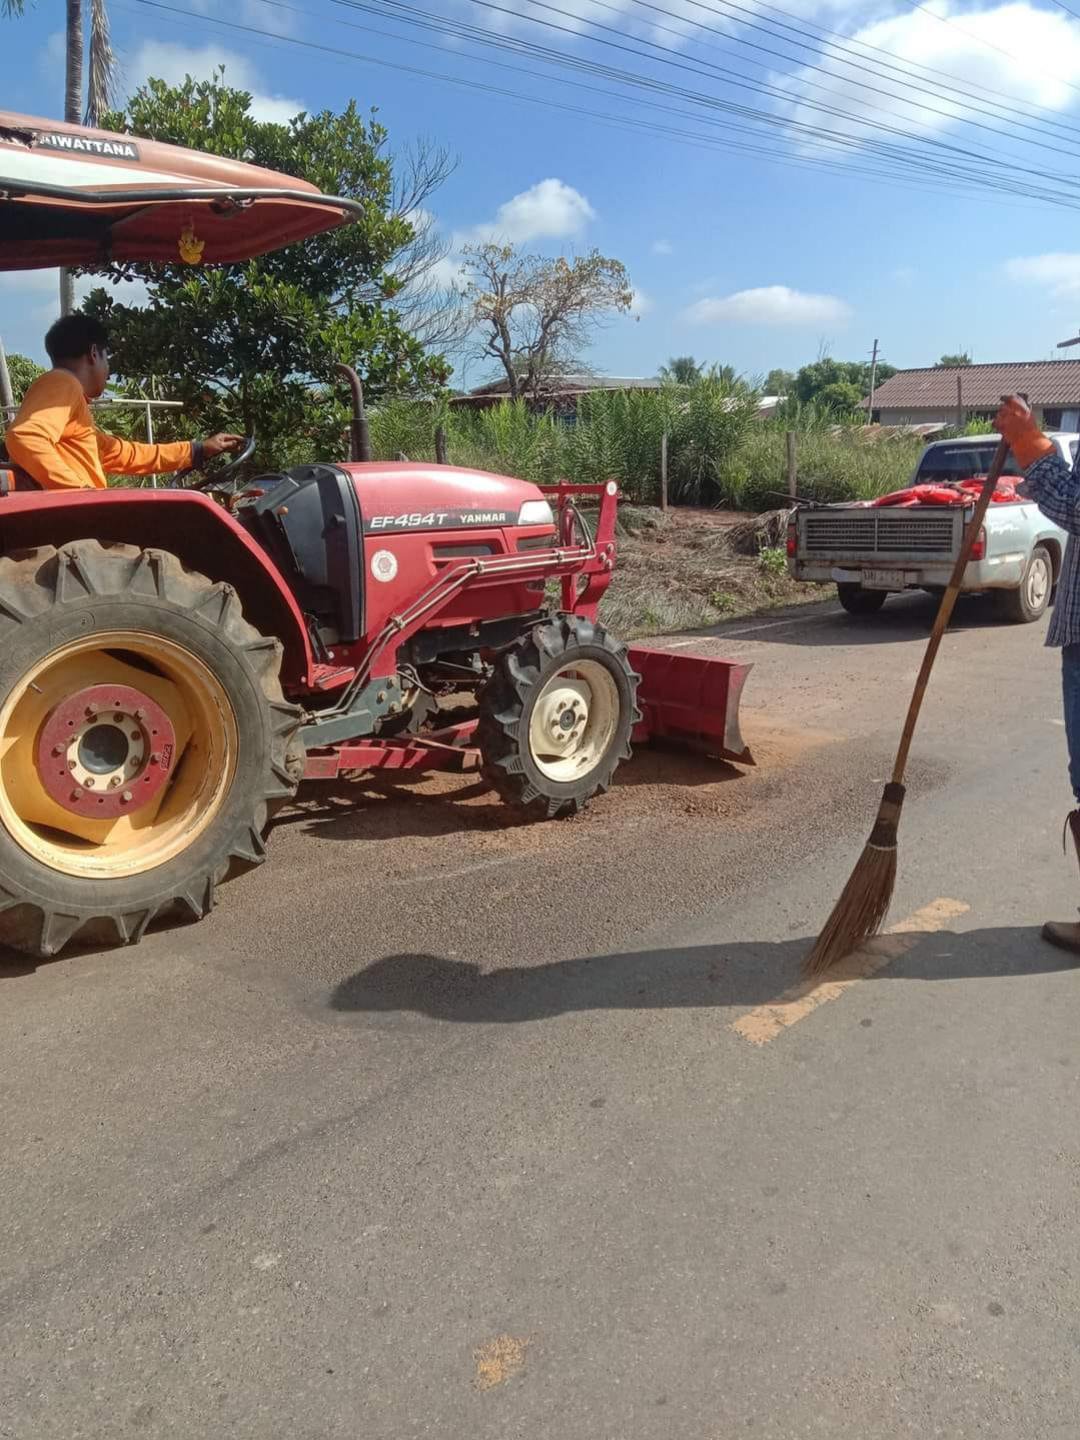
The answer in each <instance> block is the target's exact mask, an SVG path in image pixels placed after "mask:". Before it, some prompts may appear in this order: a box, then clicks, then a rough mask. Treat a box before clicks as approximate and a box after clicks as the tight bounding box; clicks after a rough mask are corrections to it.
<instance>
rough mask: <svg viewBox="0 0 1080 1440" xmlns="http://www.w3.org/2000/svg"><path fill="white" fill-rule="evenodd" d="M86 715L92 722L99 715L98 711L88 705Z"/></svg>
mask: <svg viewBox="0 0 1080 1440" xmlns="http://www.w3.org/2000/svg"><path fill="white" fill-rule="evenodd" d="M86 714H87V715H88V716H89V717H90V719H91V720H92V719H93V718H94V716H95V715H96V714H97V711H96V710H95V709H94V707H93V705H87V707H86Z"/></svg>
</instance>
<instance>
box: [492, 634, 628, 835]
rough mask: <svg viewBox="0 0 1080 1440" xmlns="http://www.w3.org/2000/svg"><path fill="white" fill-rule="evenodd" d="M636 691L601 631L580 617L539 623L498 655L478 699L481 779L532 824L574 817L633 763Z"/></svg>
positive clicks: (618, 650)
mask: <svg viewBox="0 0 1080 1440" xmlns="http://www.w3.org/2000/svg"><path fill="white" fill-rule="evenodd" d="M637 684H638V677H637V676H636V675H635V674H634V672H633V670H631V668H630V662H629V660H628V659H627V655H626V647H625V646H624V645H622V644H620V643H619V642H618V641H617V640H615V639H613V638H612V636H610V635H608V633H607V631H606V630H605V629H604V628H603V626H601V625H597V624H595V623H594V622H592V621H591V620H586V619H583V618H582V617H580V616H576V615H558V616H554V617H552V618H551V619H550V620H546V621H544V622H542V623H541V624H539V625H536V626H534V628H533V629H532V630H530V631H529V632H528V634H526V635H523V636H522V637H521V638H520V639H519V640H518V641H517V643H516V644H515V645H513V646H512V647H511V648H510V649H509V650H506V651H504V652H503V653H502V654H501V655H500V656H499V659H498V661H497V662H496V666H495V673H494V675H493V676H492V678H491V680H490V681H489V682H488V684H487V685H486V686H485V688H484V691H483V694H482V695H481V697H480V722H479V725H478V727H477V743H478V745H479V747H480V752H481V755H482V757H483V773H484V776H485V778H486V779H487V780H488V782H489V783H490V784H491V785H492V787H493V788H494V789H495V790H496V791H497V792H498V794H499V796H500V797H501V798H502V799H503V800H504V801H506V803H507V804H508V805H512V806H513V807H514V808H515V809H516V810H518V811H519V812H521V813H522V814H523V815H524V816H526V817H527V818H529V819H533V820H552V819H555V818H556V817H557V816H564V815H575V814H577V812H578V811H579V810H581V809H582V808H583V807H584V806H585V805H587V804H588V802H589V801H590V800H591V799H592V798H593V796H594V795H599V794H603V793H604V792H605V791H606V790H607V789H608V788H609V787H610V785H611V781H612V777H613V775H614V773H615V770H616V769H617V767H618V766H619V764H620V762H621V761H623V760H628V759H629V758H630V736H631V734H632V733H633V729H634V725H635V724H636V723H637V721H638V720H639V719H640V715H639V714H638V710H637V705H636V703H635V700H636V695H637Z"/></svg>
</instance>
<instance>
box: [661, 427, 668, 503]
mask: <svg viewBox="0 0 1080 1440" xmlns="http://www.w3.org/2000/svg"><path fill="white" fill-rule="evenodd" d="M667 443H668V442H667V431H666V430H665V431H664V433H663V435H661V436H660V509H661V510H666V509H667V506H668V499H667Z"/></svg>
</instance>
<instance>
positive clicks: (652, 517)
mask: <svg viewBox="0 0 1080 1440" xmlns="http://www.w3.org/2000/svg"><path fill="white" fill-rule="evenodd" d="M784 528H785V527H784V523H783V522H782V521H781V519H780V517H779V514H776V513H774V514H771V515H744V514H740V513H738V512H736V511H727V510H689V509H678V510H669V511H667V512H666V513H665V512H662V511H660V510H655V509H639V508H636V507H624V508H623V510H622V511H621V512H620V524H619V531H620V533H619V554H618V560H617V562H616V566H615V578H614V580H613V581H612V584H611V588H610V590H609V591H608V593H607V595H606V596H605V597H604V602H603V605H602V606H601V617H602V619H603V620H604V622H605V624H607V625H608V626H610V628H611V629H612V630H613V631H614V632H615V633H616V634H617V635H619V636H620V637H621V638H623V639H627V640H629V639H633V638H635V637H637V636H643V635H664V634H672V633H673V632H675V631H678V630H690V629H697V628H704V627H707V626H710V625H716V624H718V623H719V622H720V621H722V620H728V619H731V618H732V617H733V616H737V615H748V614H752V613H753V612H755V611H758V610H764V609H768V608H771V607H772V606H775V605H791V604H793V603H796V602H798V601H804V600H821V599H822V598H823V596H824V592H823V591H822V589H821V587H820V586H817V585H804V584H800V583H799V582H798V581H795V580H792V579H791V577H790V576H789V574H788V572H787V564H786V557H785V553H784Z"/></svg>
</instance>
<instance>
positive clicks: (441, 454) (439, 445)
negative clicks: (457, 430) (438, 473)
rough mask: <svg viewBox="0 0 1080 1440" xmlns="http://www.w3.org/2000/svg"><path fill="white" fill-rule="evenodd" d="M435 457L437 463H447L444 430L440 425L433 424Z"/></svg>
mask: <svg viewBox="0 0 1080 1440" xmlns="http://www.w3.org/2000/svg"><path fill="white" fill-rule="evenodd" d="M435 459H436V462H437V463H438V464H439V465H448V464H449V463H450V462H449V461H448V460H447V458H446V431H445V430H444V429H443V427H442V426H441V425H436V426H435Z"/></svg>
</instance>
